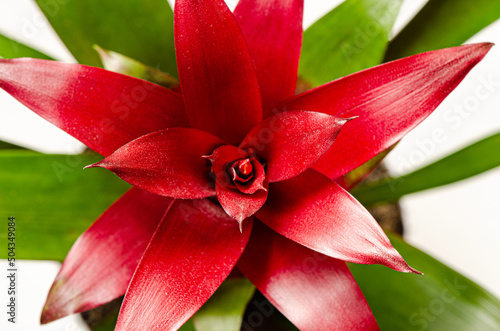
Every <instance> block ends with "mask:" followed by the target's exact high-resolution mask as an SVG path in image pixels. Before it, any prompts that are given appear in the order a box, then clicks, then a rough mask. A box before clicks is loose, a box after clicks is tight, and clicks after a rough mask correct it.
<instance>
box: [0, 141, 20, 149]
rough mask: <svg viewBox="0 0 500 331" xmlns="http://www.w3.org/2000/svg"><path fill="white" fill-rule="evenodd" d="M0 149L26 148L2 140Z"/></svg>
mask: <svg viewBox="0 0 500 331" xmlns="http://www.w3.org/2000/svg"><path fill="white" fill-rule="evenodd" d="M0 149H25V148H24V147H21V146H18V145H14V144H11V143H8V142H6V141H2V140H0Z"/></svg>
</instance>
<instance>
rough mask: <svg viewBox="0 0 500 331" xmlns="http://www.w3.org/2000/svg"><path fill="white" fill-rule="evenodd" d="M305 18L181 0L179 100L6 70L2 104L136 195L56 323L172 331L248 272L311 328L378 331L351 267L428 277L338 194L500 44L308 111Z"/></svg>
mask: <svg viewBox="0 0 500 331" xmlns="http://www.w3.org/2000/svg"><path fill="white" fill-rule="evenodd" d="M302 7H303V4H302V1H300V0H274V1H270V0H254V1H251V0H241V1H240V3H239V5H238V7H237V8H236V11H235V15H234V16H233V14H232V13H231V12H230V11H229V9H228V8H227V7H226V5H225V3H224V2H223V1H222V0H177V1H176V7H175V43H176V50H177V62H178V69H179V70H178V71H179V79H180V84H181V91H182V95H181V94H179V93H177V92H174V91H170V90H167V89H165V88H162V87H160V86H156V85H154V84H151V83H147V82H145V81H142V80H139V79H135V78H132V77H128V76H123V75H120V74H116V73H111V72H108V71H105V70H102V69H98V68H92V67H86V66H81V65H74V64H63V63H57V62H51V61H43V60H33V59H20V60H1V61H0V87H1V88H3V89H4V90H6V91H7V92H9V93H10V94H11V95H12V96H14V97H15V98H17V99H18V100H20V101H21V102H22V103H24V104H25V105H26V106H28V107H29V108H31V109H32V110H33V111H35V112H36V113H37V114H39V115H40V116H42V117H44V118H45V119H47V120H48V121H50V122H52V123H53V124H55V125H57V126H58V127H60V128H61V129H63V130H65V131H66V132H68V133H70V134H72V135H73V136H74V137H76V138H78V139H80V140H81V141H82V142H83V143H85V144H86V145H87V146H89V147H90V148H92V149H94V150H95V151H97V152H99V153H101V154H103V155H104V156H106V158H104V159H103V160H102V161H101V162H98V163H96V164H94V165H92V166H91V167H103V168H107V169H109V170H111V171H113V172H114V173H116V174H117V175H118V176H120V177H121V178H123V179H124V180H126V181H127V182H129V183H131V184H133V185H134V186H136V187H138V188H133V189H132V190H131V191H130V192H129V193H127V194H126V195H125V196H123V197H122V198H121V199H120V200H119V201H117V202H116V203H115V204H114V205H112V206H111V207H110V209H109V210H108V211H106V212H105V213H104V214H103V215H102V216H101V217H100V218H99V219H98V221H97V222H96V223H95V224H94V225H93V226H92V227H90V228H89V229H88V230H87V231H86V232H85V233H84V234H83V235H82V236H81V237H80V239H79V240H78V241H77V242H76V243H75V245H74V246H73V248H72V250H71V251H70V253H69V254H68V256H67V258H66V260H65V262H64V264H63V267H62V269H61V271H60V273H59V275H58V276H57V279H56V281H55V282H54V285H53V286H52V289H51V291H50V293H49V296H48V299H47V303H46V306H45V308H44V311H43V314H42V322H43V323H46V322H50V321H52V320H54V319H57V318H60V317H63V316H65V315H67V314H70V313H73V312H81V311H83V310H87V309H91V308H94V307H96V306H98V305H101V304H103V303H105V302H108V301H110V300H112V299H115V298H117V297H119V296H121V295H123V294H125V299H124V303H123V306H122V309H121V312H120V317H119V320H118V325H117V330H175V329H177V328H179V327H180V326H181V325H182V324H183V323H184V322H185V321H186V320H187V319H189V318H190V317H191V315H192V314H194V313H195V312H196V311H197V309H198V308H200V307H201V306H202V305H203V303H204V302H205V301H206V300H207V299H208V298H209V297H210V296H211V295H212V293H214V291H215V290H216V289H217V288H218V286H219V285H220V284H221V283H222V281H223V280H224V279H225V278H226V277H227V276H228V275H229V273H230V272H231V271H232V270H233V269H234V268H235V266H236V267H237V268H238V269H239V270H240V271H241V272H243V274H244V275H246V276H247V277H248V278H249V279H250V280H251V281H252V282H253V283H254V284H255V285H256V287H257V288H258V289H259V290H260V291H261V292H262V293H263V294H264V295H265V296H267V298H268V299H269V300H270V301H271V302H272V303H273V304H274V305H275V306H276V307H277V308H278V309H280V310H281V311H282V312H283V314H285V316H287V317H288V318H289V319H290V320H291V321H292V322H293V323H295V324H296V325H297V326H298V327H299V328H300V329H301V330H311V331H313V330H314V331H316V330H345V329H349V330H360V329H363V330H370V329H378V326H377V324H376V322H375V319H374V317H373V315H372V313H371V311H370V308H369V307H368V305H367V303H366V301H365V299H364V297H363V295H362V293H361V291H360V290H359V288H358V287H357V285H356V282H355V280H354V279H353V277H352V276H351V274H350V272H349V269H348V268H347V266H346V264H345V262H344V261H350V262H355V263H365V264H373V263H379V264H383V265H386V266H388V267H390V268H393V269H395V270H398V271H402V272H417V271H415V270H414V269H412V268H411V267H409V266H408V265H407V264H406V262H405V261H404V260H403V258H402V257H401V256H400V255H399V254H398V253H397V251H396V250H395V249H394V248H393V247H392V245H391V243H390V242H389V240H388V238H387V237H386V235H385V234H384V232H383V231H382V229H381V228H380V227H379V226H378V224H377V223H376V222H375V220H374V219H373V218H372V216H371V215H370V214H369V213H368V212H367V211H366V210H365V209H364V207H363V206H361V205H360V204H359V203H358V202H357V201H356V200H355V199H354V198H353V197H352V196H351V195H350V194H349V193H348V192H346V191H345V190H344V189H342V188H341V187H340V186H339V185H337V184H336V183H335V181H333V179H335V178H337V177H339V176H342V175H344V174H346V173H347V172H348V171H350V170H352V169H354V168H355V167H357V166H359V165H361V164H362V163H364V162H366V161H367V160H369V159H371V158H372V157H374V156H376V155H377V154H379V153H381V152H383V151H384V150H386V149H387V148H389V147H390V146H392V145H393V144H394V143H396V142H397V141H398V140H399V139H401V138H402V137H403V136H404V135H405V134H406V133H407V132H408V131H410V130H411V129H412V128H414V127H415V126H416V125H417V124H418V123H420V122H421V121H422V120H424V119H425V118H426V117H427V116H428V115H429V114H430V113H431V112H432V111H433V110H434V109H435V108H436V107H437V106H438V105H439V103H440V102H441V101H442V100H443V99H444V98H445V97H446V96H447V95H448V94H449V93H450V92H451V91H452V90H453V89H454V88H455V87H456V86H457V85H458V84H459V83H460V81H461V80H462V79H463V78H464V77H465V75H466V74H467V73H468V72H469V71H470V70H471V69H472V68H473V67H474V66H475V65H476V64H477V63H478V62H479V61H480V60H481V59H482V58H483V57H484V56H485V54H486V53H487V52H488V50H489V49H490V47H491V44H477V45H467V46H462V47H457V48H450V49H445V50H440V51H434V52H429V53H424V54H420V55H416V56H412V57H409V58H405V59H402V60H398V61H395V62H391V63H387V64H384V65H381V66H378V67H375V68H372V69H368V70H365V71H362V72H360V73H357V74H354V75H351V76H348V77H345V78H342V79H339V80H336V81H333V82H331V83H328V84H326V85H324V86H321V87H319V88H316V89H314V90H311V91H308V92H306V93H303V94H300V95H297V96H294V95H293V94H294V86H295V82H296V79H297V66H298V59H299V53H300V46H301V39H302V27H301V26H302ZM240 27H241V28H240ZM254 63H255V65H254ZM141 189H142V190H141ZM146 191H149V192H151V193H149V192H146ZM152 193H154V194H152ZM190 199H194V200H190ZM153 232H154V234H153ZM147 243H149V245H148V246H147V247H146V244H147ZM98 247H105V248H106V249H102V250H101V249H99V248H98ZM96 252H98V253H99V254H100V258H99V259H97V258H92V256H94V255H95V254H97V253H96ZM141 256H142V258H141ZM103 258H104V261H106V262H105V263H104V262H103ZM139 260H140V261H139ZM311 261H312V262H313V263H312V265H313V266H314V268H311V267H310V265H311ZM133 270H135V273H133ZM127 286H128V290H126V289H127ZM125 292H126V293H125Z"/></svg>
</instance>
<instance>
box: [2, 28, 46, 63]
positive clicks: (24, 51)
mask: <svg viewBox="0 0 500 331" xmlns="http://www.w3.org/2000/svg"><path fill="white" fill-rule="evenodd" d="M18 57H33V58H37V59H45V60H53V58H51V57H50V56H48V55H46V54H43V53H42V52H39V51H37V50H36V49H33V48H31V47H29V46H26V45H24V44H21V43H20V42H18V41H15V40H14V39H10V38H8V37H6V36H4V35H2V34H0V58H4V59H13V58H18Z"/></svg>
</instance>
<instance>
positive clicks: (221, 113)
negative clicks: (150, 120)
mask: <svg viewBox="0 0 500 331" xmlns="http://www.w3.org/2000/svg"><path fill="white" fill-rule="evenodd" d="M175 48H176V54H177V61H178V63H179V80H180V83H181V89H182V94H183V96H184V101H185V104H186V112H187V114H188V117H189V121H190V123H191V126H192V127H193V128H196V129H201V130H204V131H207V132H210V133H212V134H214V135H216V136H218V137H219V138H221V139H223V140H224V141H226V142H228V143H230V144H234V145H237V144H239V143H240V142H241V140H242V139H243V137H244V136H245V134H247V133H248V131H250V129H252V128H253V127H254V126H255V125H256V124H257V123H259V122H260V121H261V120H262V101H261V95H260V89H259V84H258V81H257V74H256V73H255V66H254V63H253V59H252V58H251V56H250V51H249V50H248V46H247V44H246V41H245V38H244V37H243V34H242V32H241V29H240V27H239V26H238V24H237V22H236V19H235V18H234V16H233V14H232V13H231V11H230V10H229V8H228V7H227V5H226V3H225V2H224V1H223V0H178V1H176V3H175ZM207 82H209V83H207Z"/></svg>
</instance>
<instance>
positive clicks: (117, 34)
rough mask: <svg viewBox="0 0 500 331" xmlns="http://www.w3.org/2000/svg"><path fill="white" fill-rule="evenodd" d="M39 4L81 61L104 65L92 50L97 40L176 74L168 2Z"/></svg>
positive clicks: (43, 1)
mask: <svg viewBox="0 0 500 331" xmlns="http://www.w3.org/2000/svg"><path fill="white" fill-rule="evenodd" d="M36 3H37V4H38V6H39V7H40V9H41V10H42V11H43V13H44V14H45V16H46V17H47V19H48V20H49V22H50V24H51V25H52V27H53V28H54V30H55V31H56V32H57V34H58V35H59V37H60V38H61V39H62V41H63V42H64V44H65V45H66V47H68V49H69V50H70V52H71V53H72V54H73V56H74V57H75V58H76V59H77V61H78V62H79V63H81V64H88V65H93V66H100V65H101V62H100V61H99V57H98V56H97V54H96V53H95V51H94V50H93V49H92V45H94V44H97V45H100V46H102V47H104V48H106V49H110V50H113V51H115V52H118V53H121V54H124V55H127V56H129V57H131V58H133V59H136V60H138V61H141V62H143V63H145V64H147V65H149V66H152V67H154V68H157V69H160V70H162V71H165V72H167V73H169V74H171V75H174V76H176V73H177V67H176V64H175V53H174V37H173V36H174V34H173V14H172V9H171V8H170V6H169V4H168V2H167V1H164V0H142V1H140V2H138V1H135V0H106V1H101V0H87V1H53V0H36ZM82 13H85V14H84V15H82Z"/></svg>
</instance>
